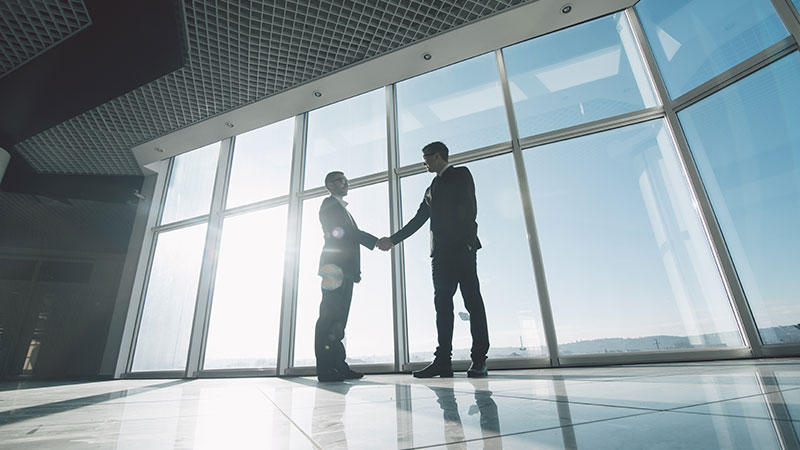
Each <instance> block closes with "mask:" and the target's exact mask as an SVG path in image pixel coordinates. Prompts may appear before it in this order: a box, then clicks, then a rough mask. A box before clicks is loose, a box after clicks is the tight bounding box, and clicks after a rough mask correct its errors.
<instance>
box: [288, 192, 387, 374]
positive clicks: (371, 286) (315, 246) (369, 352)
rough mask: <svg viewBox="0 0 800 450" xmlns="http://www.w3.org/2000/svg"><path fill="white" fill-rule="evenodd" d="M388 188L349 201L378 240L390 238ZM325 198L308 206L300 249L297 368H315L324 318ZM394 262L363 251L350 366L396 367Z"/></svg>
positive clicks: (348, 334) (349, 333)
mask: <svg viewBox="0 0 800 450" xmlns="http://www.w3.org/2000/svg"><path fill="white" fill-rule="evenodd" d="M387 190H388V186H387V184H386V183H380V184H374V185H371V186H367V187H363V188H358V189H353V190H351V191H350V192H349V194H348V195H347V197H345V200H346V201H347V202H348V206H347V210H348V211H349V212H350V214H351V215H352V216H353V218H354V219H355V221H356V223H357V224H358V228H359V229H361V230H364V231H366V232H368V233H371V234H373V235H375V236H376V237H382V236H387V235H389V200H388V199H389V193H388V191H387ZM323 199H324V197H319V198H315V199H311V200H306V201H304V202H303V226H302V238H301V243H300V277H299V278H300V281H299V287H298V294H297V324H296V327H295V350H294V365H295V366H313V365H314V364H315V363H316V360H315V358H314V325H315V324H316V322H317V318H318V317H319V302H320V300H321V299H322V293H321V290H320V280H321V278H320V277H319V276H318V275H317V271H318V269H319V256H320V252H321V251H322V244H323V237H322V227H321V226H320V223H319V207H320V205H321V204H322V200H323ZM392 318H393V316H392V278H391V258H390V254H389V253H388V252H382V251H380V250H378V248H377V247H375V250H373V251H369V250H367V249H366V248H365V247H363V246H362V247H361V282H360V283H357V284H356V285H355V287H354V289H353V300H352V303H351V307H350V318H349V319H348V321H347V329H346V331H345V341H344V342H345V347H346V348H347V362H348V363H349V364H362V363H364V364H366V363H391V362H393V361H394V327H393V322H392V320H393V319H392Z"/></svg>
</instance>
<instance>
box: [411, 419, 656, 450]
mask: <svg viewBox="0 0 800 450" xmlns="http://www.w3.org/2000/svg"><path fill="white" fill-rule="evenodd" d="M661 412H662V411H647V412H643V413H640V414H629V415H626V416H620V417H610V418H606V419H597V420H587V421H585V422H579V423H571V424H569V425H558V426H552V427H545V428H540V429H537V430H527V431H516V432H513V433H503V434H498V435H496V436H490V437H481V438H475V439H463V440H460V441H451V442H445V443H440V444H430V445H422V446H419V447H407V448H404V449H403V450H419V449H426V448H436V447H449V446H451V445H454V444H462V443H468V442H480V441H488V440H491V439H502V438H506V437H512V436H519V435H523V434H533V433H539V432H542V431H552V430H558V429H561V428H570V427H572V428H574V427H579V426H583V425H591V424H594V423H601V422H609V421H612V420H620V419H629V418H631V417H639V416H646V415H649V414H658V413H661Z"/></svg>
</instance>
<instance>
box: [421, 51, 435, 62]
mask: <svg viewBox="0 0 800 450" xmlns="http://www.w3.org/2000/svg"><path fill="white" fill-rule="evenodd" d="M432 58H433V55H431V54H430V53H428V52H425V53H423V54H422V59H424V60H425V61H430V60H431V59H432Z"/></svg>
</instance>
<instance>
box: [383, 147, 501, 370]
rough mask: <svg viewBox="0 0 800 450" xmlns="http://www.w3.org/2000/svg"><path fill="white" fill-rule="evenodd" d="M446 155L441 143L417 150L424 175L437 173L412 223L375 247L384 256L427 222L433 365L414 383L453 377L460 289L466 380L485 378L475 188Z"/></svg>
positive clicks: (485, 345)
mask: <svg viewBox="0 0 800 450" xmlns="http://www.w3.org/2000/svg"><path fill="white" fill-rule="evenodd" d="M448 153H449V152H448V149H447V146H446V145H444V144H443V143H441V142H432V143H430V144H428V145H426V146H425V147H424V148H423V149H422V160H423V162H424V164H425V166H426V167H427V168H428V172H436V177H434V179H433V181H432V182H431V185H430V187H428V189H427V190H426V191H425V196H424V197H423V199H422V202H421V203H420V204H419V209H418V210H417V214H416V215H415V216H414V218H412V219H411V220H410V221H409V222H408V223H407V224H406V225H405V226H404V227H403V228H402V229H400V230H399V231H398V232H397V233H395V234H393V235H391V236H389V237H388V238H382V239H381V240H380V241H379V243H378V246H379V247H380V248H381V250H388V249H389V248H391V246H393V245H394V244H397V243H399V242H401V241H403V240H404V239H406V238H407V237H409V236H411V235H412V234H414V232H416V231H417V230H418V229H419V228H420V227H421V226H422V225H423V224H424V223H425V222H426V221H427V220H428V219H429V218H430V219H431V225H430V229H431V257H432V258H433V259H432V262H431V268H432V275H433V290H434V297H433V303H434V306H435V307H436V331H437V333H438V338H439V346H438V347H437V348H436V353H435V355H436V357H435V359H434V360H433V362H432V363H431V364H429V365H428V366H427V367H425V368H424V369H422V370H418V371H416V372H414V376H415V377H417V378H431V377H435V376H437V375H438V376H440V377H452V376H453V366H452V364H451V362H450V361H451V358H452V352H453V295H454V294H455V293H456V288H458V287H459V286H461V296H462V297H464V306H466V308H467V311H468V312H469V317H470V332H471V333H472V354H471V357H472V365H471V366H470V368H469V370H468V371H467V376H469V377H485V376H486V375H487V374H488V370H487V368H486V353H487V352H488V351H489V333H488V331H487V327H486V311H485V309H484V306H483V298H482V297H481V289H480V283H479V281H478V272H477V267H476V256H477V251H478V249H479V248H481V242H480V240H478V224H477V223H476V222H475V217H476V216H477V214H478V206H477V201H476V200H475V183H474V182H473V181H472V174H471V173H470V172H469V169H467V168H466V167H453V166H451V165H450V164H449V163H448V162H447V159H448Z"/></svg>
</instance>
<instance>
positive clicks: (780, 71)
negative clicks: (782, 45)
mask: <svg viewBox="0 0 800 450" xmlns="http://www.w3.org/2000/svg"><path fill="white" fill-rule="evenodd" d="M798 80H800V55H798V53H796V52H795V53H793V54H791V55H789V56H787V57H786V58H784V59H782V60H780V61H778V62H776V63H774V64H772V65H771V66H768V67H767V68H764V69H761V70H760V71H758V72H756V73H755V74H753V75H750V76H749V77H747V78H745V79H744V80H742V81H740V82H738V83H736V84H734V85H732V86H729V87H727V88H725V89H724V90H722V91H720V92H718V93H716V94H714V95H712V96H711V97H709V98H707V99H705V100H703V101H701V102H700V103H698V104H695V105H693V106H691V107H689V108H687V109H686V110H684V111H681V112H680V113H679V114H678V117H679V118H680V120H681V124H682V126H683V128H684V131H685V133H686V138H687V139H688V141H689V145H690V147H691V149H692V154H693V155H694V158H695V160H696V161H697V166H698V168H699V170H700V173H701V176H702V178H703V183H704V184H705V187H706V191H707V192H708V194H709V197H710V198H711V203H712V205H713V207H714V212H715V213H716V216H717V221H718V222H719V224H720V226H721V228H722V232H723V234H724V235H725V242H726V243H727V245H728V249H729V250H730V253H731V256H732V257H733V260H734V263H735V265H736V271H737V273H738V275H739V279H740V280H741V282H742V285H743V287H744V289H745V292H746V294H747V299H748V302H749V303H750V308H751V310H752V312H753V315H754V316H755V318H756V322H757V323H758V327H759V330H760V332H761V338H762V340H763V341H764V342H765V343H768V344H778V343H784V342H800V330H798V329H797V328H796V325H797V324H798V323H800V277H798V274H800V257H799V256H798V255H800V127H798V124H800V108H798V105H800V85H798Z"/></svg>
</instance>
